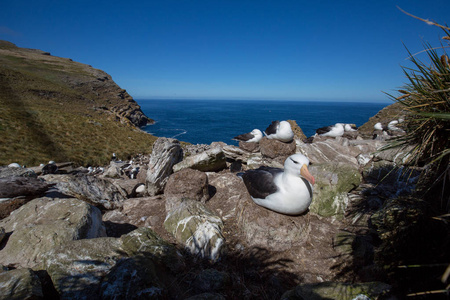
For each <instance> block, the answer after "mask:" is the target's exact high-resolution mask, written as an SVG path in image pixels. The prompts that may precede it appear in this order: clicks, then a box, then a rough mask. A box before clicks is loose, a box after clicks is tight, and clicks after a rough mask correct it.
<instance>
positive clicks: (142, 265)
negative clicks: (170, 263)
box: [100, 255, 168, 300]
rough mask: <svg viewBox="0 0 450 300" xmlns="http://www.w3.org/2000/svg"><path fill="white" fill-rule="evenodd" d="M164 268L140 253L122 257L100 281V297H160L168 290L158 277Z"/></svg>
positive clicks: (166, 293) (165, 296)
mask: <svg viewBox="0 0 450 300" xmlns="http://www.w3.org/2000/svg"><path fill="white" fill-rule="evenodd" d="M162 272H164V270H160V269H158V268H157V266H156V265H155V263H154V262H153V259H152V258H151V257H148V256H144V255H140V256H134V257H129V258H123V259H121V260H119V261H118V262H117V264H116V265H115V266H114V267H113V268H112V269H111V271H110V272H109V273H108V274H107V275H106V276H105V278H104V279H103V281H102V283H101V291H100V295H101V299H105V300H106V299H162V298H168V292H167V290H165V287H164V285H163V283H162V282H161V280H160V279H159V277H160V275H161V273H162Z"/></svg>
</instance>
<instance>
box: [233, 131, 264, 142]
mask: <svg viewBox="0 0 450 300" xmlns="http://www.w3.org/2000/svg"><path fill="white" fill-rule="evenodd" d="M262 137H263V134H262V132H261V130H259V129H253V130H252V131H251V132H248V133H244V134H240V135H238V136H235V137H234V138H233V139H234V140H238V141H242V142H247V143H251V142H253V143H257V142H259V141H260V140H261V139H262Z"/></svg>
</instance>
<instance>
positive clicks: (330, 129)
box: [316, 123, 345, 137]
mask: <svg viewBox="0 0 450 300" xmlns="http://www.w3.org/2000/svg"><path fill="white" fill-rule="evenodd" d="M344 131H345V129H344V124H342V123H336V124H335V125H333V126H325V127H321V128H319V129H317V130H316V133H317V134H318V135H321V136H331V137H338V136H343V135H344Z"/></svg>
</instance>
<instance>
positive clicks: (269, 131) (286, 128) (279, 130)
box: [264, 121, 294, 143]
mask: <svg viewBox="0 0 450 300" xmlns="http://www.w3.org/2000/svg"><path fill="white" fill-rule="evenodd" d="M264 133H265V134H266V136H267V138H268V139H271V140H279V141H282V142H285V143H288V142H291V141H292V140H293V139H294V132H293V131H292V128H291V124H289V122H288V121H281V122H280V121H272V124H270V125H269V127H267V128H266V130H265V131H264Z"/></svg>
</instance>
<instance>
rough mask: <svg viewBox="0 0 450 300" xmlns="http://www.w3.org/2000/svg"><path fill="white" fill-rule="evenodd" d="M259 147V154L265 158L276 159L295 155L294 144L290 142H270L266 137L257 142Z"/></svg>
mask: <svg viewBox="0 0 450 300" xmlns="http://www.w3.org/2000/svg"><path fill="white" fill-rule="evenodd" d="M259 147H260V149H261V154H262V155H263V156H265V157H269V158H276V157H282V158H286V157H288V156H289V155H292V154H294V153H295V150H296V143H295V141H291V142H289V143H284V142H281V141H278V140H271V139H268V138H267V137H263V138H262V139H261V141H260V142H259Z"/></svg>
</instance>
